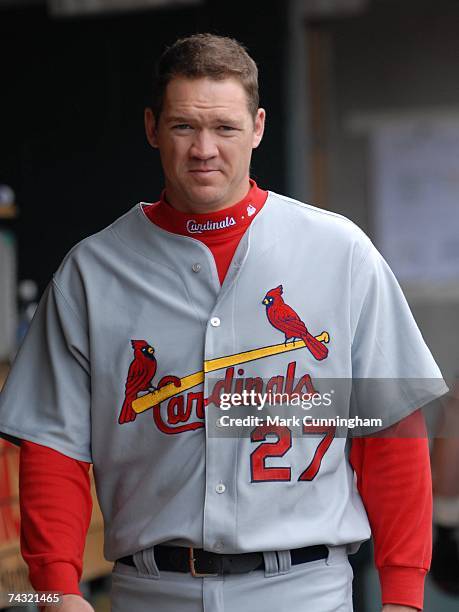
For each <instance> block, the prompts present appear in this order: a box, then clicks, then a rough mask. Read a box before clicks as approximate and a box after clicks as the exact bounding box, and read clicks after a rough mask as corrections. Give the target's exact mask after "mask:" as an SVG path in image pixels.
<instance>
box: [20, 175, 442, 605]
mask: <svg viewBox="0 0 459 612" xmlns="http://www.w3.org/2000/svg"><path fill="white" fill-rule="evenodd" d="M267 195H268V194H267V192H266V191H263V190H261V189H259V188H258V187H257V185H256V184H255V183H254V182H253V181H251V188H250V191H249V192H248V194H247V196H246V197H245V198H244V199H243V200H241V201H240V202H238V203H237V204H235V205H233V206H231V207H229V208H226V209H224V210H222V211H218V212H215V213H210V214H193V215H188V214H187V213H183V212H180V211H178V210H176V209H174V208H172V207H171V206H170V205H169V204H168V203H167V202H166V201H165V199H164V193H163V194H162V197H161V200H160V201H159V202H157V203H156V204H151V205H147V206H145V207H144V210H145V214H146V215H147V216H148V218H149V219H150V220H151V221H152V222H153V223H155V224H156V225H159V226H160V227H162V228H163V229H165V230H167V231H169V232H174V233H178V234H182V235H188V236H192V237H193V238H196V239H197V240H201V241H202V242H203V243H204V244H206V245H207V246H208V247H209V249H210V250H211V251H212V254H213V256H214V258H215V262H216V266H217V271H218V276H219V279H220V283H223V280H224V278H225V275H226V272H227V270H228V267H229V265H230V262H231V259H232V257H233V255H234V252H235V250H236V248H237V245H238V244H239V241H240V239H241V238H242V236H243V234H244V232H245V231H246V229H247V227H248V226H249V225H250V223H251V221H252V220H253V219H254V218H255V217H256V215H257V213H258V212H259V211H260V210H261V208H262V207H263V205H264V203H265V201H266V198H267ZM405 428H406V429H405ZM414 428H416V431H418V432H419V437H418V438H414V437H407V438H403V432H404V431H408V432H409V435H410V436H412V435H413V431H414ZM391 430H392V431H391V433H392V434H393V435H394V437H384V438H383V437H379V438H355V439H353V441H352V446H351V451H350V457H349V460H350V463H351V465H352V467H353V469H354V470H355V473H356V476H357V486H358V489H359V492H360V495H361V497H362V499H363V503H364V505H365V508H366V511H367V514H368V518H369V521H370V524H371V528H372V533H373V539H374V546H375V564H376V567H377V568H378V571H379V575H380V582H381V588H382V602H383V604H388V603H393V604H399V605H405V606H412V607H414V608H419V609H421V608H422V605H423V591H424V578H425V575H426V573H427V571H428V569H429V567H430V558H431V530H432V494H431V480H430V462H429V449H428V444H427V437H426V434H425V424H424V419H423V416H422V413H421V412H420V411H416V412H414V413H413V414H411V415H410V416H408V417H406V418H405V419H404V420H403V421H401V422H400V423H399V424H397V425H395V426H393V427H392V428H391ZM395 435H396V436H397V437H395ZM90 465H91V464H90V463H86V462H84V461H77V460H76V459H72V458H70V457H68V456H66V455H63V454H61V453H60V452H58V451H56V450H54V449H51V448H48V447H46V446H42V445H40V444H35V443H33V442H29V441H27V440H24V441H23V442H22V445H21V453H20V470H19V478H20V507H21V519H22V520H21V552H22V555H23V557H24V559H25V561H26V562H27V564H28V566H29V577H30V582H31V584H32V586H33V587H34V589H35V590H37V591H62V592H64V593H75V594H78V595H81V591H80V590H79V586H78V583H79V581H80V579H81V575H82V569H83V561H82V557H83V551H84V545H85V540H86V534H87V530H88V527H89V522H90V517H91V512H92V498H91V493H90V481H89V469H90Z"/></svg>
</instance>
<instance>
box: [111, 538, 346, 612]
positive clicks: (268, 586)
mask: <svg viewBox="0 0 459 612" xmlns="http://www.w3.org/2000/svg"><path fill="white" fill-rule="evenodd" d="M152 551H153V549H146V550H143V551H140V552H138V553H136V554H135V555H134V561H135V563H136V568H135V567H131V566H129V565H125V564H123V563H118V562H117V563H115V566H114V568H113V572H112V587H111V605H112V607H111V612H352V610H353V606H352V578H353V572H352V568H351V565H350V563H349V561H348V557H347V552H346V547H345V546H335V547H329V555H328V558H327V559H319V560H318V561H310V562H308V563H302V564H298V565H292V566H291V565H290V553H289V551H278V552H277V554H276V553H275V552H265V553H263V554H264V558H265V569H264V570H255V571H252V572H249V573H247V574H231V575H225V576H216V577H206V578H194V577H193V576H191V574H185V573H180V572H169V571H161V572H159V571H158V568H157V566H156V563H155V561H154V556H153V552H152Z"/></svg>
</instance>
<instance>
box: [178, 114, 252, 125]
mask: <svg viewBox="0 0 459 612" xmlns="http://www.w3.org/2000/svg"><path fill="white" fill-rule="evenodd" d="M166 121H167V123H189V122H190V121H193V117H184V116H180V115H174V116H171V117H166ZM241 121H242V119H241V118H240V117H233V118H230V117H216V118H215V120H214V122H215V123H220V124H222V125H228V124H234V123H240V122H241Z"/></svg>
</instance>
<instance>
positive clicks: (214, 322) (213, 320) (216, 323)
mask: <svg viewBox="0 0 459 612" xmlns="http://www.w3.org/2000/svg"><path fill="white" fill-rule="evenodd" d="M220 323H221V321H220V319H219V318H218V317H212V318H211V320H210V324H211V325H212V327H218V326H219V325H220Z"/></svg>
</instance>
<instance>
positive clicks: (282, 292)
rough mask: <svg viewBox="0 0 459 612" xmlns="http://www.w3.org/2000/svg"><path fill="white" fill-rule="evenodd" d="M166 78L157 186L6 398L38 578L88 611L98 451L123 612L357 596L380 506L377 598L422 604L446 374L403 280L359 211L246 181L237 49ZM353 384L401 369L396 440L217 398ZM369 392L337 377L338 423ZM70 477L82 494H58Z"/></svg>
mask: <svg viewBox="0 0 459 612" xmlns="http://www.w3.org/2000/svg"><path fill="white" fill-rule="evenodd" d="M154 93H155V95H154V101H153V106H152V108H151V109H147V110H146V111H145V127H146V134H147V138H148V141H149V143H150V144H151V145H152V146H153V147H154V148H158V149H159V153H160V155H161V162H162V166H163V170H164V176H165V191H164V192H163V194H162V196H161V200H160V202H159V203H156V204H151V205H147V204H142V203H141V204H138V205H136V206H135V207H133V208H132V209H131V210H130V211H128V212H127V213H126V214H125V215H124V216H123V217H121V218H120V219H118V220H116V221H115V222H114V223H112V224H111V225H110V226H109V227H107V228H106V229H104V230H103V231H101V232H99V233H98V234H95V235H94V236H91V237H89V238H87V239H86V240H83V241H82V242H81V243H79V244H78V245H76V247H74V249H72V250H71V251H70V253H69V254H68V255H67V256H66V258H65V259H64V261H63V263H62V264H61V266H60V267H59V269H58V271H57V272H56V274H55V275H54V277H53V280H52V282H51V283H50V285H49V286H48V288H47V290H46V291H45V294H44V296H43V298H42V301H41V303H40V306H39V309H38V311H37V315H36V317H35V319H34V322H33V324H32V326H31V330H30V332H29V334H28V336H27V339H26V340H25V343H24V345H23V346H22V349H21V351H20V354H19V356H18V358H17V361H16V363H15V364H14V366H13V369H12V372H11V374H10V377H9V379H8V382H7V384H6V387H5V391H4V393H3V394H2V400H1V404H0V430H1V431H2V432H3V435H5V436H8V437H9V439H12V440H13V441H16V442H17V441H19V440H23V442H22V448H21V499H22V501H21V510H22V517H23V537H22V550H23V554H24V558H25V559H26V561H27V562H28V563H29V567H30V575H31V580H32V583H33V584H34V587H35V588H36V589H39V590H45V588H48V589H51V588H53V589H55V590H62V591H63V592H64V593H66V595H65V597H64V605H63V607H62V610H63V611H65V612H72V611H73V610H75V611H77V610H78V611H79V610H81V611H83V610H88V609H90V607H88V606H89V604H87V602H85V601H84V600H83V599H82V598H81V597H79V591H78V580H79V578H80V577H81V565H79V561H78V558H79V555H78V553H79V552H80V553H81V540H82V537H83V536H82V535H81V534H82V533H84V529H85V528H87V522H88V511H87V509H88V501H87V480H86V470H87V468H88V467H89V464H90V463H92V464H93V466H94V475H95V480H96V486H97V493H98V498H99V501H100V505H101V509H102V512H103V514H104V519H105V548H104V552H105V556H106V558H107V559H108V560H111V561H114V562H115V561H116V563H115V567H114V571H113V574H112V578H113V586H112V593H111V595H112V605H113V608H112V609H113V611H114V612H120V611H122V610H123V611H124V610H127V609H133V610H134V609H135V610H136V611H139V612H144V611H145V612H146V611H147V610H150V609H154V610H157V611H158V612H168V611H169V610H170V611H174V612H176V611H177V610H184V611H187V610H189V611H195V610H196V611H198V610H206V611H208V610H212V611H213V612H214V611H215V612H218V611H220V610H225V611H226V612H233V611H235V610H250V612H257V611H259V610H260V611H261V610H263V612H267V611H269V610H273V611H274V610H276V612H277V611H278V610H280V609H288V610H291V611H292V612H294V611H300V610H303V609H308V610H314V611H318V612H331V611H335V610H336V611H338V610H351V609H352V595H351V582H352V569H351V567H350V564H349V562H348V557H347V554H348V552H352V551H355V550H356V549H357V548H358V546H359V543H361V542H362V541H364V540H365V539H368V538H369V537H370V524H369V521H370V523H371V527H372V530H373V535H374V538H375V546H376V563H377V566H378V569H379V571H380V576H381V584H382V591H383V595H382V597H383V609H384V611H385V612H394V611H397V612H402V611H405V610H413V609H420V608H422V591H423V581H424V577H425V574H426V571H427V569H428V564H429V560H430V556H429V555H430V552H429V550H430V532H429V528H430V521H431V508H430V504H431V497H430V471H429V458H428V448H427V443H426V440H425V438H423V437H422V433H421V435H420V436H418V437H415V438H408V439H405V440H403V439H400V438H401V437H402V436H403V431H405V432H406V431H407V430H411V429H410V428H412V427H415V428H417V429H416V431H420V430H422V429H423V423H422V417H421V415H420V412H419V411H418V410H417V408H418V407H420V406H422V405H423V404H424V403H426V402H427V401H429V400H430V399H432V398H433V397H436V396H438V395H440V394H442V393H444V392H445V390H446V388H445V385H444V383H443V381H442V379H441V374H440V372H439V370H438V368H437V366H436V364H435V362H434V360H433V358H432V356H431V354H430V352H429V351H428V349H427V347H426V346H425V344H424V342H423V340H422V337H421V335H420V333H419V330H418V329H417V327H416V324H415V323H414V320H413V318H412V316H411V313H410V311H409V308H408V306H407V304H406V302H405V301H404V298H403V296H402V294H401V291H400V288H399V287H398V285H397V283H396V281H395V279H394V277H393V275H392V274H391V272H390V270H389V269H388V267H387V264H386V263H385V262H384V260H383V259H382V258H381V256H380V255H379V253H378V252H377V251H376V249H375V248H374V246H373V245H372V244H371V242H370V240H369V239H368V238H367V237H366V236H365V235H364V234H363V232H361V230H359V229H358V228H357V227H356V226H355V225H354V224H353V223H351V222H350V221H348V220H347V219H345V218H343V217H341V216H339V215H335V214H333V213H329V212H327V211H323V210H320V209H317V208H314V207H311V206H308V205H304V204H301V203H299V202H296V201H294V200H290V199H288V198H285V197H283V196H280V195H277V194H274V193H272V192H266V191H263V190H261V189H260V188H258V186H257V185H256V184H255V183H254V182H253V181H251V180H250V179H249V167H250V159H251V154H252V150H253V149H254V148H256V147H257V146H258V145H259V144H260V142H261V139H262V136H263V130H264V124H265V111H264V110H263V109H262V108H259V104H258V81H257V68H256V65H255V63H254V62H253V60H252V59H251V58H250V57H249V56H248V54H247V53H246V51H245V50H244V49H243V47H242V46H241V45H240V44H239V43H237V42H236V41H234V40H231V39H228V38H224V37H218V36H213V35H210V34H201V35H195V36H191V37H188V38H185V39H182V40H179V41H177V42H176V43H175V44H174V45H172V47H170V48H169V49H167V50H166V51H165V53H164V54H163V56H162V57H161V59H160V61H159V65H158V74H157V80H156V83H155V90H154ZM352 378H355V379H363V380H369V379H371V378H376V379H378V380H383V379H389V378H391V379H398V380H400V381H402V382H401V383H400V389H397V393H396V394H395V395H394V394H392V395H391V396H390V397H389V395H388V396H387V398H384V400H386V399H387V405H386V406H384V408H385V409H386V413H385V415H384V417H385V418H384V423H383V425H382V426H381V427H384V428H388V427H390V428H391V431H392V432H393V433H392V437H389V438H387V439H386V438H380V439H379V438H373V439H365V438H355V439H354V440H353V441H352V444H351V440H348V439H347V438H346V436H345V435H344V436H343V435H340V434H339V432H338V429H337V428H336V426H334V425H328V426H321V425H320V426H315V425H314V423H312V425H311V423H309V422H308V423H305V424H302V425H300V428H299V429H298V428H297V429H295V427H294V425H293V424H292V425H291V426H290V425H286V424H282V423H281V424H274V425H272V424H269V422H268V419H267V418H266V420H263V419H261V420H260V421H253V425H250V426H249V427H248V429H247V428H246V429H245V430H244V429H241V428H240V427H239V426H238V425H237V423H236V424H235V425H234V427H233V428H229V429H227V428H226V425H225V420H224V418H223V416H222V415H225V414H226V413H225V412H223V411H222V410H221V406H223V404H222V403H220V400H221V399H222V398H223V395H224V394H226V395H229V396H230V397H231V398H232V401H233V402H234V404H236V395H237V394H238V393H239V395H241V393H242V392H243V391H245V392H247V393H249V392H252V391H254V392H255V391H256V393H257V394H258V396H257V397H258V400H259V402H263V405H265V402H266V397H267V396H269V398H272V394H273V393H275V392H277V391H282V392H285V393H286V394H287V398H288V399H287V401H288V400H289V399H290V398H291V397H293V396H295V394H296V396H297V397H298V396H300V395H301V397H302V398H303V399H304V398H311V397H312V396H313V395H314V397H316V396H317V394H314V391H316V390H317V389H316V387H317V388H320V389H322V387H324V386H325V383H326V381H327V380H329V379H335V380H341V381H343V380H344V381H346V380H351V379H352ZM409 379H416V380H417V385H415V386H414V387H413V388H412V387H410V386H409V385H408V383H407V382H406V381H408V380H409ZM427 381H430V383H429V384H427ZM398 391H400V392H398ZM332 392H333V390H332V391H330V394H331V393H332ZM362 393H363V395H362ZM362 393H361V390H359V389H357V390H356V391H353V395H352V397H351V393H350V391H349V389H346V390H345V391H344V392H343V394H342V396H341V397H340V402H338V404H339V408H340V409H343V411H344V413H345V416H346V415H347V416H350V415H352V414H354V413H355V414H356V416H358V414H361V415H362V416H369V415H370V414H371V412H372V410H373V411H374V406H373V405H370V404H369V403H368V401H366V402H365V401H364V399H363V400H362V398H365V393H364V391H363V392H362ZM325 395H326V394H325V393H324V397H325ZM359 395H361V396H362V397H361V398H360V400H359ZM330 397H331V395H330ZM367 400H368V398H367ZM389 400H390V401H389ZM270 401H271V400H270ZM374 401H376V400H374ZM256 403H257V402H255V404H256ZM268 403H270V402H268ZM370 403H371V402H370ZM383 403H384V402H383ZM230 404H231V402H230ZM356 406H357V408H356ZM288 409H289V408H288V407H287V408H285V407H284V406H283V405H282V406H281V411H280V412H281V413H282V411H283V414H284V416H285V414H286V412H285V411H286V410H288ZM244 410H246V411H247V414H249V412H250V411H249V407H244ZM265 410H268V408H267V407H265ZM356 410H358V412H355V411H356ZM255 412H256V413H257V414H258V415H260V412H261V410H260V405H257V406H256V408H255ZM251 414H252V413H251ZM261 414H262V415H263V416H264V414H267V412H265V413H263V412H261ZM287 414H289V413H287ZM341 414H343V413H341ZM227 416H228V417H229V414H228V415H227ZM252 416H253V414H252ZM254 418H255V417H254ZM292 422H293V421H292ZM406 423H408V425H407V427H406V429H405V430H403V424H406ZM238 427H239V428H238ZM381 427H380V429H381ZM292 434H293V435H292ZM37 465H39V466H40V467H39V468H37ZM50 466H51V467H50ZM354 470H355V474H356V475H357V486H358V489H357V486H356V484H355V481H354ZM43 475H44V476H43ZM56 475H57V476H56ZM57 477H59V479H57V480H56V478H57ZM40 481H42V485H41V486H45V485H46V482H48V483H49V482H54V483H59V486H57V484H56V486H55V487H54V488H53V487H52V486H48V487H47V489H46V491H47V499H48V501H46V500H43V498H42V497H40V496H39V494H38V493H37V494H36V495H34V494H31V493H30V491H33V490H34V489H35V488H36V487H37V486H38V484H37V483H39V482H40ZM64 486H68V487H69V489H68V491H69V493H68V495H69V496H71V498H72V500H73V501H72V503H69V502H68V501H67V502H65V500H64V501H63V500H62V499H61V498H62V495H60V496H59V495H57V494H55V491H56V490H59V491H62V487H64ZM71 486H73V489H71ZM359 492H360V493H359ZM50 496H51V498H52V501H49V497H50ZM85 496H86V497H85ZM78 500H80V501H78ZM81 500H86V501H84V503H83V504H82V502H81ZM78 503H79V504H80V505H81V504H82V507H83V508H85V511H84V513H83V518H82V519H81V517H79V516H73V514H72V511H73V508H75V507H77V506H76V504H78ZM63 506H67V510H66V511H65V508H62V507H63ZM56 508H58V511H57V512H56V510H55V509H56ZM60 509H62V511H61V510H60ZM52 511H53V512H54V514H52ZM367 514H368V517H367ZM47 516H49V517H51V516H53V519H50V520H45V517H47ZM31 525H33V527H31ZM53 529H54V531H53ZM37 532H38V533H39V534H40V537H39V538H38V537H34V534H36V533H37ZM57 532H58V533H59V534H60V539H59V543H58V545H56V544H55V541H56V538H55V537H53V534H55V533H57ZM76 532H77V533H79V534H80V536H79V537H75V536H74V534H75V533H76ZM72 537H73V539H74V540H76V541H75V542H74V541H73V540H72ZM53 546H54V549H53ZM59 546H60V547H63V548H59ZM51 549H53V550H52V551H51ZM60 551H61V552H60ZM62 551H64V552H62ZM51 553H52V554H51ZM80 556H81V554H80ZM69 568H70V569H69ZM57 569H59V571H57ZM59 572H60V573H59ZM62 576H63V577H62Z"/></svg>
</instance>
